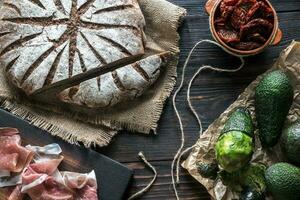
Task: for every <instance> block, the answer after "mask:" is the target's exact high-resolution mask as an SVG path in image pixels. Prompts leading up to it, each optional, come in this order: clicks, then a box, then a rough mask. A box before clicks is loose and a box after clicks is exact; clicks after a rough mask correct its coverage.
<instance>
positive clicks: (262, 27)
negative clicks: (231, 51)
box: [240, 18, 273, 40]
mask: <svg viewBox="0 0 300 200" xmlns="http://www.w3.org/2000/svg"><path fill="white" fill-rule="evenodd" d="M272 30H273V24H271V23H270V22H268V21H267V20H265V19H261V18H258V19H253V20H251V21H250V22H248V23H247V24H246V25H244V26H242V27H241V30H240V38H241V39H242V40H243V39H244V38H247V36H248V35H252V34H255V33H259V34H260V35H261V36H263V37H264V38H268V37H269V36H270V34H271V32H272Z"/></svg>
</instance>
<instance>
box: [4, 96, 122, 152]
mask: <svg viewBox="0 0 300 200" xmlns="http://www.w3.org/2000/svg"><path fill="white" fill-rule="evenodd" d="M0 106H1V107H2V108H4V109H5V110H7V111H9V112H10V113H12V114H13V115H15V116H18V117H19V118H21V119H23V120H26V121H28V122H29V123H30V124H32V125H34V126H36V127H39V128H41V129H42V130H45V131H47V132H50V133H51V135H53V136H58V137H60V138H62V139H63V140H65V141H68V142H69V143H71V144H76V145H79V144H80V143H82V144H83V145H84V146H86V147H91V146H96V145H98V146H100V147H103V146H107V145H108V144H109V143H110V141H111V139H112V138H113V137H114V136H115V135H116V134H117V131H115V130H111V129H109V128H106V127H101V126H95V125H88V124H84V127H82V129H85V128H86V127H85V126H89V129H90V130H91V129H94V133H95V134H93V135H92V136H89V135H88V134H86V135H82V134H77V133H78V131H80V132H81V130H78V129H77V128H78V127H74V129H73V130H70V128H69V129H68V131H67V130H65V129H63V128H61V126H59V125H56V123H55V122H54V123H51V122H49V120H47V119H46V118H47V116H45V117H41V115H40V114H37V113H35V112H34V111H32V108H28V107H27V106H24V105H21V104H18V103H16V102H15V100H12V99H9V98H7V97H5V98H3V97H0ZM51 115H53V114H52V113H51ZM57 121H59V118H58V119H57ZM79 123H80V124H81V122H79ZM81 126H82V125H81Z"/></svg>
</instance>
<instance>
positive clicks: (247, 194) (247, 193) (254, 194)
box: [240, 188, 265, 200]
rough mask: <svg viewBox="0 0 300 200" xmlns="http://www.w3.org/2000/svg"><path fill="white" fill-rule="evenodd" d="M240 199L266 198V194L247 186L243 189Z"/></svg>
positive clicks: (263, 199)
mask: <svg viewBox="0 0 300 200" xmlns="http://www.w3.org/2000/svg"><path fill="white" fill-rule="evenodd" d="M240 200H265V195H264V194H263V193H261V192H260V191H257V190H255V189H254V188H247V189H245V190H243V191H242V195H241V198H240Z"/></svg>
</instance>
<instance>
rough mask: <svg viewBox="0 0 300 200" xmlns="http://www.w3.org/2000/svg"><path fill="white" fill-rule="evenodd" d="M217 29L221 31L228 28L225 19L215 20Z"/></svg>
mask: <svg viewBox="0 0 300 200" xmlns="http://www.w3.org/2000/svg"><path fill="white" fill-rule="evenodd" d="M214 24H215V28H216V29H217V30H218V29H221V28H225V26H226V21H225V20H224V19H223V18H218V19H216V20H215V23H214Z"/></svg>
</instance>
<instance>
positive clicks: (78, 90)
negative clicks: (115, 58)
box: [59, 52, 170, 108]
mask: <svg viewBox="0 0 300 200" xmlns="http://www.w3.org/2000/svg"><path fill="white" fill-rule="evenodd" d="M169 56H170V54H169V53H168V52H166V53H161V54H157V55H152V56H149V57H146V58H144V59H142V60H139V61H137V62H135V63H133V64H131V65H127V66H125V67H121V68H118V69H116V70H114V71H112V72H109V73H106V74H103V75H101V76H99V77H97V78H94V79H90V80H88V81H84V82H82V83H81V84H80V85H77V86H74V87H72V88H69V89H67V90H64V91H63V92H61V93H60V94H59V98H60V100H62V101H64V102H67V103H71V104H76V105H79V106H87V107H91V108H93V107H98V108H106V107H111V106H113V105H115V104H117V103H120V102H122V101H125V100H131V99H134V98H136V97H138V96H141V95H142V94H143V93H144V92H145V90H146V89H148V88H149V86H151V85H152V84H153V83H154V82H155V81H156V80H157V78H158V77H159V75H160V71H161V67H162V66H163V65H164V64H165V63H166V62H168V59H169Z"/></svg>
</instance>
